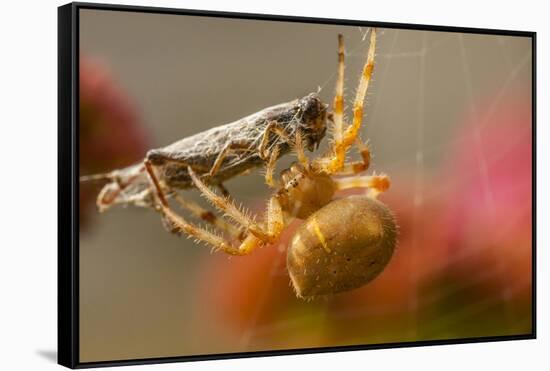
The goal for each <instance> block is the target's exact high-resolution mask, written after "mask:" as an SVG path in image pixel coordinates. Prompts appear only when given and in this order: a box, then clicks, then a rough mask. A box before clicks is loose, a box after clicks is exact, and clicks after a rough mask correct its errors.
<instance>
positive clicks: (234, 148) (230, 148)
mask: <svg viewBox="0 0 550 371" xmlns="http://www.w3.org/2000/svg"><path fill="white" fill-rule="evenodd" d="M239 150H240V151H243V150H245V151H246V150H249V148H248V145H247V144H244V143H228V144H227V145H226V146H225V147H224V148H223V149H222V151H221V152H220V154H219V155H218V157H216V160H215V161H214V165H212V168H211V169H210V172H209V173H208V175H209V176H211V177H212V176H214V175H216V173H217V172H218V171H219V170H220V167H221V166H222V163H223V160H225V158H226V157H227V155H229V154H230V153H231V152H238V151H239Z"/></svg>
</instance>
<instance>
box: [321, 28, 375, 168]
mask: <svg viewBox="0 0 550 371" xmlns="http://www.w3.org/2000/svg"><path fill="white" fill-rule="evenodd" d="M339 43H341V45H343V40H342V42H340V38H339ZM342 48H343V47H342ZM375 51H376V29H375V28H372V30H371V37H370V45H369V50H368V53H367V61H366V62H365V65H364V66H363V71H362V74H361V78H360V80H359V85H358V87H357V93H356V95H355V101H354V103H353V121H352V123H351V125H349V126H347V127H346V129H345V130H344V131H343V132H342V130H343V129H342V130H339V129H338V124H337V122H338V120H340V118H339V117H342V116H343V109H344V104H343V95H341V96H340V97H338V96H339V94H340V93H342V94H343V89H342V92H340V85H341V84H342V83H343V81H342V82H341V81H340V78H342V80H343V71H342V74H341V75H340V73H339V75H338V81H337V92H336V97H335V112H334V123H335V129H334V138H333V139H334V140H333V142H332V144H331V149H330V151H329V153H328V155H327V156H324V157H322V158H320V159H319V160H318V161H316V167H317V168H318V169H319V170H320V171H323V172H326V173H328V174H334V173H337V172H338V171H340V170H341V169H342V168H343V167H344V165H345V160H346V153H347V151H348V150H349V148H350V147H351V146H352V145H353V143H354V142H355V141H356V140H357V138H358V135H359V129H360V128H361V123H362V120H363V106H364V101H365V97H366V94H367V90H368V87H369V83H370V80H371V78H372V72H373V70H374V55H375ZM338 59H339V65H340V64H343V58H342V57H340V56H339V58H338ZM341 69H342V68H340V67H339V71H340V70H341ZM340 101H341V102H342V103H341V109H342V116H340V113H339V112H338V111H339V110H340ZM340 136H341V138H339V137H340ZM363 150H366V151H367V152H366V153H367V154H365V155H363V158H366V157H368V158H369V159H370V153H369V152H368V147H366V146H365V147H364V148H363Z"/></svg>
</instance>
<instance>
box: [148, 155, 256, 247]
mask: <svg viewBox="0 0 550 371" xmlns="http://www.w3.org/2000/svg"><path fill="white" fill-rule="evenodd" d="M145 167H146V170H147V174H148V175H149V179H150V181H151V183H152V186H153V187H154V189H155V191H156V197H157V198H158V200H159V204H158V208H159V209H158V210H159V211H160V212H161V213H162V214H163V215H164V217H165V220H167V221H168V222H169V223H170V225H171V227H172V229H173V230H174V231H175V232H182V233H185V234H187V235H188V236H190V237H193V238H195V239H197V240H198V241H203V242H205V243H207V244H208V245H210V246H212V247H213V248H214V249H218V250H221V251H223V252H225V253H227V254H230V255H246V254H249V253H250V252H252V251H253V250H254V249H255V248H256V247H258V246H260V245H262V243H263V242H262V240H260V239H259V238H257V237H256V236H254V235H253V234H247V235H246V236H245V237H244V238H243V241H242V242H240V244H239V245H238V246H236V245H235V244H234V243H233V242H232V241H229V240H227V239H226V238H223V237H221V236H218V235H217V234H215V233H213V232H210V231H208V230H206V229H204V228H201V227H199V226H197V225H195V224H193V223H190V222H188V221H187V220H185V219H184V218H183V217H182V216H180V215H178V214H177V213H176V212H174V211H173V210H172V209H171V208H170V205H169V204H168V202H166V196H165V195H164V192H163V191H162V189H161V188H160V182H159V180H158V178H157V176H156V174H155V171H154V168H153V166H152V165H151V163H150V162H148V161H147V160H146V161H145ZM190 171H191V172H192V171H193V170H190ZM193 176H195V174H194V173H193ZM195 178H196V176H195ZM205 187H206V186H205Z"/></svg>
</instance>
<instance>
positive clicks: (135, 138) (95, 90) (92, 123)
mask: <svg viewBox="0 0 550 371" xmlns="http://www.w3.org/2000/svg"><path fill="white" fill-rule="evenodd" d="M79 84H80V108H79V109H80V122H79V135H80V138H79V152H80V175H88V174H97V173H104V172H109V171H111V170H114V169H116V168H120V167H124V166H127V165H130V164H132V163H134V162H136V161H139V160H140V159H141V158H143V156H144V154H145V151H146V150H147V147H148V146H147V134H146V132H145V130H144V128H143V126H142V125H141V123H140V120H139V117H138V114H137V109H136V107H135V106H134V105H133V103H132V102H131V101H130V98H129V97H128V96H127V94H126V93H125V92H124V91H123V89H122V88H121V87H119V86H118V84H117V83H116V81H115V79H114V77H113V76H112V75H111V74H110V73H109V71H108V69H107V68H106V67H105V66H104V65H102V64H101V63H100V62H98V61H96V60H93V59H90V58H87V57H85V56H81V57H80V81H79ZM97 186H98V185H97V184H92V183H81V184H80V225H81V226H83V225H85V223H86V222H87V220H88V213H89V211H90V210H91V208H92V205H93V204H94V203H95V202H94V201H95V197H96V195H97V192H98V188H97Z"/></svg>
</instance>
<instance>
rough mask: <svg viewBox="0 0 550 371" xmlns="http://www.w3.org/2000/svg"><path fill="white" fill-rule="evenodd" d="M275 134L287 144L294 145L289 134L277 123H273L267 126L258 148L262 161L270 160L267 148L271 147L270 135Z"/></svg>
mask: <svg viewBox="0 0 550 371" xmlns="http://www.w3.org/2000/svg"><path fill="white" fill-rule="evenodd" d="M271 133H275V134H276V135H278V136H279V137H281V138H283V139H284V140H285V141H286V142H287V143H292V140H291V139H290V137H289V135H288V133H287V132H286V131H285V130H284V129H283V128H282V127H281V126H280V125H279V124H278V123H277V122H275V121H271V122H270V123H269V124H267V127H266V128H265V130H264V133H263V135H262V140H261V142H260V145H259V147H258V153H259V155H260V158H262V160H267V159H268V158H269V153H268V151H267V146H268V145H269V135H270V134H271Z"/></svg>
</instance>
